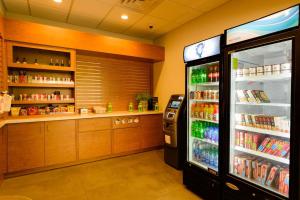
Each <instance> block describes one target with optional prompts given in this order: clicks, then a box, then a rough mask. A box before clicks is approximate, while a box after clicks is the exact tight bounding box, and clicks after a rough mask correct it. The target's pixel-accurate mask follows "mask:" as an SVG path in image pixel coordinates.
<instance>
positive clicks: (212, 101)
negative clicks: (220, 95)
mask: <svg viewBox="0 0 300 200" xmlns="http://www.w3.org/2000/svg"><path fill="white" fill-rule="evenodd" d="M190 101H196V102H203V103H219V100H214V99H205V100H203V99H190Z"/></svg>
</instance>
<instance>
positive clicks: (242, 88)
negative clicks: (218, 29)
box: [230, 40, 293, 197]
mask: <svg viewBox="0 0 300 200" xmlns="http://www.w3.org/2000/svg"><path fill="white" fill-rule="evenodd" d="M292 42H293V41H292V40H287V41H283V42H277V43H274V44H270V45H265V46H261V47H257V48H252V49H248V50H242V51H238V52H235V53H232V54H231V70H230V71H231V91H230V93H231V94H230V98H231V100H230V101H231V102H230V173H231V174H232V175H234V176H237V177H239V178H241V179H244V180H246V181H249V182H251V183H254V184H257V185H260V186H262V187H263V188H265V189H267V190H271V191H273V192H275V193H278V194H280V195H283V196H286V197H287V196H288V192H289V163H290V159H289V157H290V153H289V150H290V112H291V71H292V67H293V66H292Z"/></svg>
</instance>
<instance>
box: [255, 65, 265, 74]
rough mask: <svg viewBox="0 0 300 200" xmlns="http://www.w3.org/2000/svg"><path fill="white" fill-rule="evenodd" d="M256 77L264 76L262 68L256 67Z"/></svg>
mask: <svg viewBox="0 0 300 200" xmlns="http://www.w3.org/2000/svg"><path fill="white" fill-rule="evenodd" d="M256 72H257V76H262V75H264V67H263V66H258V67H257V68H256Z"/></svg>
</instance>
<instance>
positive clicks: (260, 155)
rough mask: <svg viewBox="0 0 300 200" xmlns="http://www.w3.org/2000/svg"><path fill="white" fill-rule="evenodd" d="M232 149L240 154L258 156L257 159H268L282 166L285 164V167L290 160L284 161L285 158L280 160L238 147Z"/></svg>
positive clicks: (279, 158)
mask: <svg viewBox="0 0 300 200" xmlns="http://www.w3.org/2000/svg"><path fill="white" fill-rule="evenodd" d="M234 149H235V150H237V151H240V152H244V153H247V154H251V155H254V156H259V157H262V158H266V159H269V160H272V161H276V162H280V163H284V164H287V165H289V164H290V160H289V159H286V158H281V157H278V156H273V155H269V154H266V153H263V152H259V151H254V150H251V149H245V148H243V147H239V146H235V147H234Z"/></svg>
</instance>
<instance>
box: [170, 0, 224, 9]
mask: <svg viewBox="0 0 300 200" xmlns="http://www.w3.org/2000/svg"><path fill="white" fill-rule="evenodd" d="M171 1H173V2H176V3H179V4H181V5H185V6H187V7H190V8H194V9H197V10H201V11H205V12H206V11H208V10H211V9H214V8H216V7H218V6H220V5H221V4H223V3H225V2H226V1H228V0H213V1H212V0H171Z"/></svg>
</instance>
